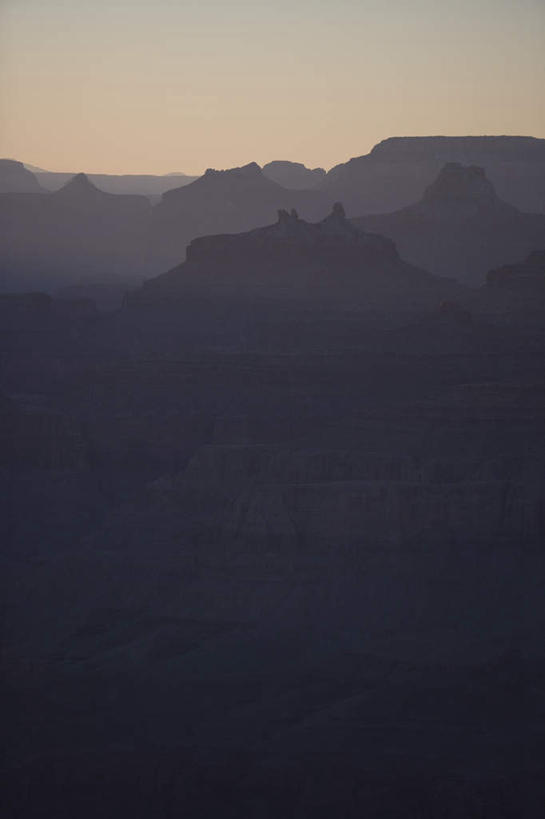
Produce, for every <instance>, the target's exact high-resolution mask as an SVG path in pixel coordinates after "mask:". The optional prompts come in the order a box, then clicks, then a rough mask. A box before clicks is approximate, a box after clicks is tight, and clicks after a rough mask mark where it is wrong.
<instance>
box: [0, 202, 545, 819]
mask: <svg viewBox="0 0 545 819" xmlns="http://www.w3.org/2000/svg"><path fill="white" fill-rule="evenodd" d="M279 271H285V273H286V275H285V276H284V278H282V277H280V279H279V278H278V276H279ZM544 281H545V268H544V267H543V260H542V258H541V255H539V254H536V255H534V256H532V257H530V259H528V260H527V262H526V263H524V262H521V263H520V264H519V265H513V266H510V267H509V268H507V269H504V270H501V271H496V272H494V273H493V274H491V275H490V277H489V279H488V281H487V283H486V284H485V285H484V286H483V287H482V288H480V289H479V290H477V291H470V290H466V289H465V288H463V287H461V286H460V285H457V284H455V283H453V282H452V281H450V280H445V279H439V278H437V277H434V276H432V275H431V274H428V273H426V272H425V271H422V270H419V269H418V268H415V267H413V266H411V265H409V264H407V263H406V262H404V261H403V260H402V259H400V257H399V256H398V254H397V252H396V250H395V247H394V246H393V245H392V243H391V242H390V241H388V240H386V239H383V238H381V237H376V236H373V235H369V234H361V233H359V232H358V231H356V229H355V228H354V226H353V225H351V224H350V223H349V222H348V221H347V220H346V219H345V217H344V214H343V212H342V209H340V208H336V209H335V210H334V212H333V213H332V214H331V215H330V216H329V217H327V218H326V219H325V220H323V221H322V222H321V223H318V224H315V225H311V224H308V223H306V222H305V221H304V220H302V219H299V218H297V216H296V214H291V215H290V214H288V213H285V212H282V213H280V215H279V221H278V223H277V224H276V225H272V226H270V227H268V228H264V229H261V230H257V231H251V232H250V233H248V234H243V235H239V236H230V237H225V236H222V237H207V238H203V239H200V240H197V241H195V242H194V243H193V244H192V245H191V246H190V249H189V252H188V258H187V261H186V262H185V263H184V264H183V265H181V266H179V267H178V268H174V269H173V270H172V271H170V272H169V273H167V274H165V275H163V276H160V277H158V278H157V279H154V280H151V281H149V282H148V283H147V284H146V285H145V286H144V287H143V288H141V289H140V290H138V291H135V292H134V293H133V294H131V295H130V297H129V298H128V300H127V302H126V303H125V305H124V306H123V308H122V309H120V310H118V311H116V312H114V313H110V314H103V313H100V312H98V311H96V309H94V308H93V305H92V304H91V303H89V302H86V301H78V302H66V301H65V302H59V301H56V300H54V299H51V298H49V297H47V296H40V295H38V294H34V295H25V296H4V297H2V298H0V328H1V330H2V335H1V339H2V400H1V403H0V413H1V418H2V424H1V433H0V434H1V436H2V447H1V452H2V468H1V473H0V474H1V480H2V493H1V498H2V501H1V502H2V505H3V508H2V515H1V516H0V520H1V526H2V541H3V543H4V544H5V547H4V551H3V566H2V568H3V571H2V576H3V584H4V589H3V593H2V597H3V601H4V627H3V667H4V671H5V673H4V683H3V687H4V690H3V698H4V703H5V706H6V708H5V712H6V716H5V718H4V726H5V735H6V738H5V742H6V747H7V749H8V755H7V757H6V761H5V763H4V774H5V778H6V782H7V788H6V791H5V793H6V796H5V800H6V815H10V816H14V817H15V816H17V817H27V816H28V817H40V816H42V817H46V816H53V815H54V816H56V817H73V816H74V815H77V816H78V817H97V816H102V817H118V816H121V815H129V816H133V817H135V816H138V817H149V816H161V817H163V816H164V817H173V818H174V817H179V816H183V815H188V816H191V817H203V818H204V817H212V816H218V815H221V816H226V817H227V816H228V817H240V819H242V818H243V817H244V819H246V817H252V818H253V817H255V819H258V818H259V819H277V817H293V819H307V818H308V819H314V818H315V817H318V818H319V819H321V818H322V817H323V818H324V819H325V817H330V816H333V815H335V816H343V817H347V818H350V819H352V817H354V819H355V817H361V816H365V817H367V818H368V819H379V817H380V819H385V817H408V819H417V817H424V816H429V817H439V816H441V817H448V818H449V819H462V817H463V819H466V818H467V817H475V819H477V817H478V818H479V819H498V817H502V818H503V817H505V818H507V817H509V819H511V818H512V819H515V818H516V819H519V817H523V819H534V817H535V819H537V817H540V816H542V808H543V804H544V801H543V800H544V799H545V788H544V786H543V782H542V772H543V767H544V764H545V736H544V731H543V717H544V713H545V654H544V650H543V629H544V627H545V603H544V600H545V597H544V591H545V565H544V555H543V541H544V536H545V496H544V480H543V478H544V467H545V445H544V441H545V436H544V435H543V418H544V410H545V380H544V376H543V374H544V372H545V367H544V364H545V346H544V327H543V312H542V304H543V282H544ZM313 284H316V289H315V290H313V291H312V293H313V297H312V298H310V292H311V291H310V288H311V287H312V285H313ZM513 294H515V295H513Z"/></svg>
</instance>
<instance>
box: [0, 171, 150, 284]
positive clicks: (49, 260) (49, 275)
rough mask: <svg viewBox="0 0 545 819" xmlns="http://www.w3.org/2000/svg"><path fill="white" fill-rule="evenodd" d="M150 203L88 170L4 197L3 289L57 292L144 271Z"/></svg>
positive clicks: (0, 238)
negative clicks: (115, 190) (101, 184)
mask: <svg viewBox="0 0 545 819" xmlns="http://www.w3.org/2000/svg"><path fill="white" fill-rule="evenodd" d="M150 210H151V205H150V202H149V200H148V199H147V198H146V197H144V196H120V195H117V196H116V195H113V194H109V193H104V192H103V191H100V190H98V188H96V187H95V186H94V185H93V184H92V183H91V182H90V181H89V179H88V178H87V177H86V176H85V175H84V174H78V175H77V176H75V177H73V179H71V180H70V182H68V183H67V184H66V185H65V186H64V187H63V188H61V189H60V190H59V191H56V192H55V193H46V192H44V191H41V192H38V193H4V194H1V195H0V289H2V290H12V289H14V290H19V291H20V290H23V289H48V290H51V289H55V288H56V287H60V286H62V285H65V284H76V283H78V282H81V281H85V280H88V279H89V278H91V279H96V278H100V279H102V280H104V281H110V282H111V281H114V280H115V279H116V278H117V277H122V278H123V277H125V276H127V275H129V276H130V277H131V278H132V279H133V280H134V278H135V277H138V275H139V274H140V273H141V272H143V270H144V258H145V251H146V247H147V234H148V225H149V219H150Z"/></svg>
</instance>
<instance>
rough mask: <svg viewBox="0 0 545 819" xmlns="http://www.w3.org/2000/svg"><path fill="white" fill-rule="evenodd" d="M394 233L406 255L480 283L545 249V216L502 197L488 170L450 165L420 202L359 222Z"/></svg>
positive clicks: (367, 227) (441, 272) (468, 281)
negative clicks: (492, 272)
mask: <svg viewBox="0 0 545 819" xmlns="http://www.w3.org/2000/svg"><path fill="white" fill-rule="evenodd" d="M355 222H356V224H357V225H358V226H360V227H362V228H363V229H365V230H373V231H376V232H377V233H382V234H384V235H385V236H389V237H390V238H391V239H392V240H393V241H394V242H395V243H396V246H397V248H398V250H399V252H400V254H401V256H403V258H406V259H407V260H408V261H410V262H412V263H413V264H417V265H420V266H422V267H424V268H426V269H427V270H431V271H433V272H434V273H437V274H439V275H442V276H454V277H456V278H457V279H459V280H460V281H461V282H464V283H465V284H470V285H474V286H475V285H480V284H482V283H483V282H484V278H485V275H486V273H487V271H488V270H490V269H491V268H492V267H494V266H496V265H498V264H500V263H501V262H506V261H507V260H512V261H517V260H518V259H520V258H523V257H524V256H526V255H527V254H528V253H529V252H530V251H532V250H534V249H536V250H537V249H539V248H541V247H545V215H541V214H531V213H523V212H521V211H519V210H517V209H516V208H515V207H513V206H511V205H508V204H507V203H506V202H504V201H502V200H501V199H500V198H499V197H498V196H497V195H496V192H495V190H494V186H493V185H492V183H491V182H490V180H489V179H488V177H487V175H486V173H485V172H484V170H483V169H482V168H479V167H475V166H469V167H467V166H463V165H459V164H456V163H448V164H447V165H445V166H444V168H443V169H442V170H441V172H440V174H439V175H438V177H437V179H436V180H435V181H434V182H433V183H432V184H431V185H430V186H429V187H428V188H427V189H426V191H425V192H424V195H423V197H422V199H421V200H420V201H419V202H417V203H416V204H414V205H410V206H409V207H406V208H403V209H402V210H399V211H395V212H394V213H386V214H382V215H376V216H365V217H363V218H361V219H356V220H355Z"/></svg>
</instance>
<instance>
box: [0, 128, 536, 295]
mask: <svg viewBox="0 0 545 819" xmlns="http://www.w3.org/2000/svg"><path fill="white" fill-rule="evenodd" d="M544 146H545V140H538V139H533V138H530V137H452V138H451V137H425V138H424V137H422V138H419V137H418V138H417V137H414V138H394V139H390V140H386V141H385V142H383V143H380V144H379V145H378V146H376V147H375V148H374V149H373V151H371V153H370V154H369V155H367V156H365V157H360V158H358V159H354V160H350V162H348V163H346V164H344V165H340V166H336V167H335V168H333V169H332V170H331V171H330V172H329V173H327V174H325V172H324V171H323V170H322V169H319V168H318V169H314V170H310V169H308V168H305V166H303V165H301V164H298V163H291V162H272V163H269V164H268V165H267V166H265V167H264V168H263V169H261V168H260V167H259V166H258V165H257V164H256V163H249V164H248V165H245V166H243V167H241V168H231V169H228V170H212V169H209V170H208V171H207V172H206V173H205V174H204V175H203V176H201V177H199V178H197V179H194V180H193V181H188V180H190V179H191V178H190V177H183V176H176V175H174V176H173V175H168V176H163V177H151V176H149V177H148V176H127V177H114V176H111V177H110V176H107V175H92V176H91V177H88V176H85V175H83V174H81V175H78V176H76V177H70V179H71V180H72V181H70V180H69V181H68V182H67V183H66V184H65V185H64V186H63V187H62V188H60V189H59V190H58V191H55V192H53V193H52V192H48V191H47V190H45V189H44V187H43V184H44V182H43V178H42V172H37V175H33V174H32V173H31V172H30V171H29V170H28V169H26V168H25V167H24V165H23V164H22V163H20V162H15V161H13V160H2V161H1V162H0V229H1V237H0V287H1V288H3V289H15V290H18V291H21V290H26V289H28V288H29V287H31V288H33V289H35V288H39V289H42V290H47V291H49V292H54V291H55V289H56V288H59V287H67V286H68V287H73V286H76V287H78V288H80V287H82V286H83V287H85V288H88V287H89V286H92V287H93V288H95V285H97V284H99V285H100V286H101V287H103V286H107V287H110V286H111V285H112V283H114V285H115V286H114V289H115V290H116V291H119V292H121V288H123V289H124V288H125V287H126V286H129V285H131V284H132V285H134V284H136V283H139V282H140V281H141V280H142V279H143V278H145V277H149V276H153V275H156V274H159V273H161V272H163V271H165V270H168V269H169V268H171V267H174V266H175V265H177V264H179V263H180V262H181V261H182V260H183V258H184V254H185V250H186V247H187V246H188V244H189V243H190V242H191V241H192V240H193V239H195V238H197V237H199V236H209V235H216V234H235V233H241V232H247V231H250V230H252V229H255V228H258V227H263V226H265V225H270V224H271V222H272V220H273V219H274V216H275V214H276V212H277V211H278V210H286V211H288V212H289V211H291V210H292V209H295V210H296V211H297V213H298V214H299V216H300V217H301V219H302V220H309V221H311V222H317V221H319V220H321V219H323V218H324V217H325V216H326V214H327V213H328V211H329V210H330V209H331V207H332V205H333V204H334V203H335V202H342V203H343V205H344V207H345V209H346V212H347V214H349V216H350V217H355V218H356V217H357V218H359V220H360V221H359V224H360V226H363V228H364V229H365V230H366V231H368V232H369V231H370V232H372V233H382V234H384V235H385V236H389V237H390V238H392V239H393V240H394V242H396V244H397V245H398V250H399V253H400V255H401V257H403V258H405V259H406V260H407V261H408V262H412V263H413V264H414V265H416V266H418V267H423V268H426V269H428V270H429V271H430V272H432V273H435V274H440V275H448V276H454V277H456V278H458V279H459V280H460V281H463V282H466V283H469V284H473V285H478V284H480V283H482V282H483V281H484V276H485V274H486V272H487V271H488V270H489V269H490V268H491V267H497V266H499V265H501V264H506V263H509V262H516V261H520V259H522V258H524V257H525V256H527V255H528V253H530V252H531V251H532V250H539V249H540V248H542V247H543V246H544V240H543V234H544V230H543V224H544V220H545V215H543V214H545V205H544V202H545V148H544ZM445 159H447V160H448V162H447V163H446V164H447V168H446V169H444V170H442V168H444V166H445ZM460 159H462V160H463V162H464V164H465V163H466V162H467V161H470V162H471V164H470V166H469V169H468V168H467V167H465V168H464V167H462V164H461V163H460V161H459V160H460ZM454 160H456V164H453V162H454ZM476 160H482V162H480V164H479V165H478V166H476ZM479 168H480V169H481V170H479ZM438 175H439V176H438ZM61 176H64V177H66V176H67V175H61ZM271 176H274V177H275V179H277V180H280V179H281V180H282V181H283V184H279V182H278V181H275V179H272V178H271ZM38 178H39V179H40V180H42V183H41V184H40V183H39V182H38V181H37V180H38ZM93 180H98V181H99V183H100V184H95V182H94V181H93ZM120 180H121V182H123V185H125V188H124V189H125V190H127V189H131V190H139V191H142V193H141V194H140V195H136V194H135V195H128V194H114V193H111V192H106V191H105V190H104V188H105V187H107V186H108V184H110V183H111V188H110V189H111V190H119V189H121V188H120V187H119V185H121V182H120ZM150 180H155V181H154V182H153V185H154V186H155V187H153V186H152V187H150V185H151V181H150ZM157 180H159V182H158V181H157ZM181 180H183V184H182V183H181ZM434 180H436V181H435V182H434ZM49 181H51V179H50V180H49ZM58 181H59V180H58V179H57V182H58ZM118 183H119V185H118ZM129 183H130V184H129ZM148 183H150V184H149V185H148ZM55 184H56V183H55ZM303 184H304V185H305V188H306V189H303V188H299V187H297V186H298V185H301V186H302V185H303ZM172 185H175V187H174V188H172V187H171V186H172ZM165 186H168V187H169V188H171V189H170V190H166V189H165ZM121 187H122V186H121ZM494 188H496V189H497V190H498V195H497V194H496V193H495V191H494ZM161 189H163V190H164V192H163V193H162V194H161V196H159V195H158V193H157V191H159V190H161ZM502 199H503V200H504V201H501V200H502ZM515 200H516V201H515ZM513 202H514V204H513ZM415 203H416V204H415ZM517 203H518V205H517ZM521 203H522V204H521ZM400 205H401V206H403V207H401V208H400ZM531 206H535V207H534V209H535V210H536V212H535V213H529V212H521V211H520V210H519V209H517V207H523V208H524V209H525V210H527V211H529V210H531ZM395 208H398V210H397V211H396V210H395ZM540 210H541V211H543V213H542V214H540V213H539V212H538V211H540ZM369 211H371V213H372V214H373V215H369V213H368V212H369ZM366 212H367V215H366ZM377 214H380V215H377ZM89 292H91V291H89V290H88V289H87V290H85V293H86V294H88V293H89ZM93 292H96V290H93ZM115 298H117V297H115ZM115 298H114V302H115ZM107 301H108V303H109V304H111V303H112V293H111V292H110V294H109V295H108V297H107Z"/></svg>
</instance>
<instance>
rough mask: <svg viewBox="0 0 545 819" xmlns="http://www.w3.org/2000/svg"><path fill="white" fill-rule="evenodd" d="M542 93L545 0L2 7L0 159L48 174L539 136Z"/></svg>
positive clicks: (164, 169) (198, 0)
mask: <svg viewBox="0 0 545 819" xmlns="http://www.w3.org/2000/svg"><path fill="white" fill-rule="evenodd" d="M544 89H545V0H457V2H456V3H454V2H453V0H448V2H447V1H446V0H329V2H326V1H325V0H267V2H264V1H263V0H253V1H252V0H153V2H150V1H149V0H0V156H4V157H10V158H13V159H19V160H21V161H23V162H26V163H31V164H33V165H37V166H40V167H43V168H46V169H47V170H54V171H74V172H75V171H86V172H89V173H101V172H102V173H155V174H162V173H169V172H177V171H178V172H185V173H194V174H197V173H202V172H203V171H204V170H205V169H206V168H208V167H214V168H228V167H234V166H237V165H243V164H246V163H247V162H251V161H256V162H258V163H259V164H260V165H262V164H264V163H265V162H268V161H270V160H273V159H290V160H293V161H298V162H304V163H305V164H306V165H308V166H310V167H316V166H322V167H325V168H329V167H331V166H333V165H335V164H337V163H339V162H344V161H346V160H347V159H349V158H350V157H352V156H360V155H362V154H365V153H367V152H368V151H369V150H370V149H371V148H372V146H373V145H374V144H375V143H377V142H379V141H380V140H381V139H385V138H386V137H388V136H402V135H416V136H418V135H427V134H447V135H463V134H523V135H531V136H537V137H545V92H544Z"/></svg>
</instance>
